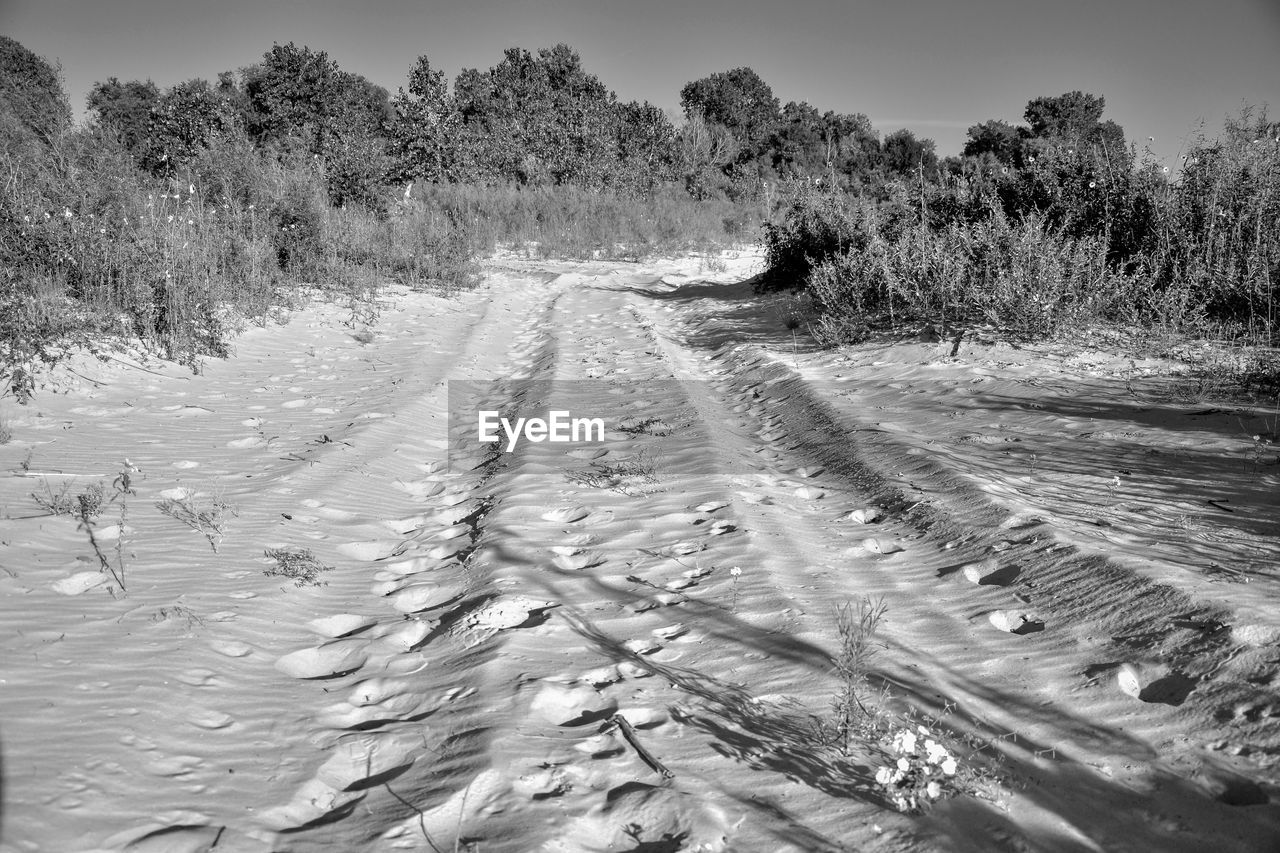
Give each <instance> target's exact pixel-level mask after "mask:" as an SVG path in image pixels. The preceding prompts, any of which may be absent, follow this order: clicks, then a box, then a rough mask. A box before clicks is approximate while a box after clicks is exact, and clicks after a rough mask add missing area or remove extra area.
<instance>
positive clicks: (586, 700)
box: [529, 681, 618, 726]
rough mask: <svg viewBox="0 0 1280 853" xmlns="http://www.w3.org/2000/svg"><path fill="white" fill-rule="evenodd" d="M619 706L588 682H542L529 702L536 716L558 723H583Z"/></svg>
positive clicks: (606, 714)
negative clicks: (587, 683)
mask: <svg viewBox="0 0 1280 853" xmlns="http://www.w3.org/2000/svg"><path fill="white" fill-rule="evenodd" d="M617 710H618V703H617V702H616V701H614V700H613V699H609V698H607V697H605V696H602V695H601V694H600V693H598V692H596V691H595V690H594V689H592V688H591V687H588V686H587V685H585V684H578V685H568V684H560V683H558V682H554V681H546V682H543V684H542V687H540V688H539V690H538V693H537V695H536V696H534V698H533V702H532V703H531V704H530V706H529V711H530V713H532V714H533V715H534V716H537V717H540V718H541V719H543V720H545V721H547V722H549V723H551V724H553V725H556V726H581V725H586V724H587V723H592V722H596V721H599V720H602V719H604V718H606V717H608V716H610V715H612V714H613V713H614V712H616V711H617Z"/></svg>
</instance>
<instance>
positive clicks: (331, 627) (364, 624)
mask: <svg viewBox="0 0 1280 853" xmlns="http://www.w3.org/2000/svg"><path fill="white" fill-rule="evenodd" d="M376 621H377V620H376V619H374V618H372V617H370V616H359V615H357V614H355V613H336V614H334V615H333V616H324V617H321V618H319V619H312V620H311V621H310V622H308V623H307V627H308V628H310V629H311V630H312V631H315V632H316V633H317V634H319V635H320V636H322V637H329V638H330V639H337V638H339V637H345V636H347V635H349V634H354V633H356V632H357V631H362V630H364V629H365V628H368V627H369V626H370V625H373V624H374V623H375V622H376Z"/></svg>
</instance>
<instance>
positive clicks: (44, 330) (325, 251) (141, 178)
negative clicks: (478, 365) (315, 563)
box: [0, 131, 758, 399]
mask: <svg viewBox="0 0 1280 853" xmlns="http://www.w3.org/2000/svg"><path fill="white" fill-rule="evenodd" d="M324 170H325V165H324V164H323V163H322V162H320V161H318V160H316V159H315V158H309V157H296V156H290V155H289V154H287V153H282V152H279V151H272V150H257V149H255V148H254V146H253V145H252V144H251V143H250V142H249V140H248V139H247V138H246V137H245V136H244V134H243V133H242V132H240V133H227V134H225V135H223V136H220V137H217V138H215V139H213V140H212V141H211V142H210V143H209V145H208V146H207V147H204V148H202V149H201V150H200V151H199V152H198V154H197V155H196V156H195V157H194V159H192V160H191V161H190V162H188V163H186V164H184V166H183V167H182V168H181V169H179V170H177V172H176V174H175V176H174V177H173V178H172V179H169V180H164V181H161V180H158V179H156V178H153V177H152V176H150V175H149V174H147V173H145V172H143V171H141V170H139V169H138V168H137V166H136V165H135V163H134V161H133V160H132V158H131V157H130V155H129V154H128V152H127V151H126V150H125V149H124V147H123V146H122V145H121V144H120V143H119V142H118V140H116V139H113V138H112V137H111V136H110V135H109V134H104V133H101V132H97V131H77V132H73V133H69V134H67V135H66V136H64V137H63V138H62V139H59V140H56V141H55V142H54V144H53V145H52V146H51V147H50V148H48V150H46V151H43V152H36V153H35V154H32V153H31V152H19V153H4V154H0V377H2V378H3V381H4V383H5V384H4V385H3V387H0V393H12V394H14V395H16V396H18V397H19V398H21V399H25V398H26V397H28V396H29V395H30V394H31V393H32V391H33V390H34V387H35V382H36V376H37V375H38V374H39V372H40V370H41V369H42V368H44V367H47V366H49V365H51V364H53V363H55V362H57V361H58V360H59V359H61V358H63V357H64V356H65V355H67V354H68V353H69V352H71V351H73V350H74V349H76V348H88V349H90V350H93V349H101V348H102V347H104V346H106V345H108V343H109V342H110V341H112V340H121V339H137V340H141V341H142V342H144V343H145V344H147V345H149V346H152V347H154V348H155V349H156V350H157V351H158V352H160V353H162V354H163V355H165V356H166V357H168V358H171V359H176V360H179V361H183V362H187V363H191V364H193V365H194V364H195V363H196V362H197V360H198V359H199V358H200V357H202V356H210V355H212V356H221V355H224V354H225V353H226V351H227V345H228V342H229V340H230V339H231V336H232V335H233V334H234V333H235V331H236V329H237V328H238V327H239V326H240V325H241V324H243V323H244V322H245V321H251V320H258V319H261V318H263V317H265V316H266V315H268V313H269V312H270V311H271V310H272V308H273V307H274V306H277V305H279V304H281V303H283V302H287V301H289V300H290V298H291V296H290V294H291V292H293V291H295V290H297V289H298V288H301V287H308V288H319V289H320V290H321V291H323V292H329V293H334V294H342V295H354V296H363V297H367V296H369V295H370V294H371V293H373V292H375V291H376V290H377V288H378V287H380V286H382V285H384V284H387V283H398V284H402V285H406V286H409V287H412V288H434V289H443V290H446V291H454V290H457V289H460V288H466V287H471V286H473V285H474V284H475V283H476V282H477V281H478V276H477V266H476V264H475V258H476V256H477V255H478V254H482V253H487V252H491V251H493V250H494V249H495V248H497V247H499V246H520V247H524V248H526V249H528V250H530V251H535V252H536V253H537V254H538V255H540V256H542V257H571V258H586V257H609V258H618V259H622V258H630V259H639V258H643V257H645V256H648V255H651V254H654V253H658V252H676V251H681V250H686V249H691V248H706V247H709V246H711V245H720V244H724V243H726V242H732V241H734V240H738V239H744V238H745V235H747V234H750V233H751V232H752V231H753V230H754V228H755V227H756V225H757V223H758V216H756V215H755V214H753V213H752V212H750V211H747V210H746V209H744V208H742V207H738V206H735V205H733V204H731V203H729V202H723V201H707V202H697V201H694V200H692V199H690V198H689V197H688V196H687V195H685V194H684V193H683V192H682V191H680V190H678V189H675V188H660V189H659V191H658V192H656V193H655V194H654V195H653V196H652V197H650V198H628V197H622V196H615V195H609V194H604V193H595V192H589V191H586V190H580V189H576V188H572V187H550V188H542V189H518V188H504V187H497V188H475V187H467V186H435V187H425V188H419V189H417V190H416V191H415V194H412V195H411V196H410V197H409V198H403V197H402V195H401V192H400V191H399V190H397V189H395V188H387V189H386V191H385V192H384V194H383V196H382V198H383V199H392V198H394V199H396V200H395V202H394V203H391V202H390V201H385V202H384V201H381V200H380V201H379V203H378V204H375V205H373V207H372V209H368V208H365V207H356V206H350V207H344V206H334V205H333V204H332V203H331V198H330V194H329V193H328V191H327V183H328V182H327V177H328V176H327V175H326V174H325V171H324Z"/></svg>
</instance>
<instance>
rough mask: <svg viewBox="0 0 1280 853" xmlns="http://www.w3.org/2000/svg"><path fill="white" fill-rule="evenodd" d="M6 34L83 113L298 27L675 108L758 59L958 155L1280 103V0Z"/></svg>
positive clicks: (686, 11)
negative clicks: (1037, 118) (1070, 130)
mask: <svg viewBox="0 0 1280 853" xmlns="http://www.w3.org/2000/svg"><path fill="white" fill-rule="evenodd" d="M0 33H3V34H5V35H8V36H10V37H11V38H14V39H17V40H18V41H19V42H21V43H22V44H24V45H25V46H26V47H28V48H30V49H31V50H32V51H34V52H35V53H37V54H39V55H41V56H43V57H45V58H47V59H50V60H56V61H58V62H60V63H61V64H62V68H63V72H64V75H65V79H66V84H67V89H68V92H69V94H70V96H71V101H72V106H73V108H74V109H75V110H76V112H77V116H83V113H84V101H85V95H86V93H87V92H88V90H89V88H90V86H92V84H93V83H94V81H97V80H104V79H106V78H107V77H110V76H115V77H119V78H120V79H121V80H132V79H147V78H150V79H152V80H154V81H155V82H156V83H157V84H158V85H161V86H167V85H171V84H173V83H177V82H180V81H183V80H187V79H190V78H192V77H204V78H206V79H213V78H214V77H215V76H216V75H217V73H218V72H219V71H224V70H229V69H236V68H240V67H242V66H245V65H248V64H251V63H253V62H255V61H257V60H258V59H260V58H261V56H262V54H263V53H264V52H265V51H266V50H268V49H270V47H271V45H272V43H273V42H277V41H278V42H281V43H285V42H289V41H292V42H295V43H296V44H299V45H307V46H309V47H311V48H313V49H317V50H324V51H327V52H328V54H329V56H330V57H331V58H333V59H335V60H337V61H338V63H339V65H340V66H341V67H342V68H344V69H346V70H348V71H353V72H356V73H359V74H363V75H364V76H365V77H368V78H369V79H371V80H372V81H374V82H375V83H378V84H380V85H382V86H385V87H386V88H387V89H388V90H389V91H391V92H392V93H394V92H395V90H396V88H397V87H399V86H401V85H403V84H404V81H405V78H406V76H407V74H408V70H409V67H410V66H411V65H412V64H413V62H414V60H415V59H416V58H417V57H418V56H420V55H426V56H427V57H429V58H430V60H431V62H432V64H433V65H434V66H435V67H437V68H440V69H442V70H444V72H445V73H446V75H448V76H449V77H450V78H451V79H452V77H453V76H455V75H456V74H457V72H458V71H459V70H460V69H461V68H464V67H473V68H481V69H485V68H489V67H491V66H493V65H496V64H497V63H498V62H499V61H500V60H501V57H502V51H503V49H504V48H507V47H512V46H518V47H523V48H528V49H530V50H534V49H536V48H538V47H547V46H551V45H553V44H555V43H557V42H565V43H567V44H569V45H570V46H571V47H573V48H574V49H575V50H577V51H578V53H579V54H580V55H581V56H582V59H583V63H584V65H585V66H586V68H587V70H588V71H590V72H592V73H594V74H596V75H597V76H598V77H599V78H600V79H601V80H602V81H603V82H604V83H605V85H606V86H608V87H609V88H611V89H613V90H614V91H616V92H617V93H618V96H619V97H621V98H623V99H624V100H631V99H637V100H649V101H651V102H653V103H655V104H657V105H659V106H661V107H663V108H666V109H669V110H672V111H673V112H674V111H675V110H677V109H678V106H679V92H680V88H681V87H682V86H683V85H684V84H685V83H687V82H689V81H690V80H695V79H697V78H699V77H704V76H706V75H708V74H710V73H712V72H715V71H725V70H728V69H730V68H736V67H740V66H744V65H745V66H749V67H751V68H753V69H755V71H756V72H757V73H758V74H759V75H760V76H761V77H762V78H764V80H765V81H766V82H768V83H769V84H770V85H771V86H772V87H773V90H774V93H775V94H776V95H777V96H778V97H779V98H780V99H781V100H782V101H783V102H784V103H785V102H786V101H789V100H805V101H808V102H809V103H811V104H813V105H814V106H816V107H818V108H819V109H823V110H826V109H833V110H837V111H839V112H859V113H865V114H866V115H867V116H869V117H870V118H871V120H872V123H873V124H874V125H875V126H876V128H877V129H878V130H880V131H881V132H882V133H884V132H887V131H892V130H896V129H898V128H901V127H906V128H909V129H911V130H912V131H914V132H915V133H916V134H917V135H920V136H927V137H930V138H932V139H934V140H936V141H937V143H938V153H939V154H943V155H946V154H954V153H958V151H959V149H960V147H961V145H962V144H963V140H964V135H965V129H966V128H968V127H969V126H970V125H972V124H976V123H977V122H980V121H983V120H985V119H988V118H1002V119H1005V120H1007V121H1011V122H1018V121H1021V118H1022V110H1023V108H1024V107H1025V105H1026V103H1027V101H1028V100H1030V99H1032V98H1035V97H1038V96H1041V95H1059V94H1062V93H1063V92H1067V91H1071V90H1075V89H1079V90H1082V91H1085V92H1090V93H1092V94H1095V95H1103V96H1104V97H1105V98H1106V102H1107V111H1106V114H1105V117H1106V118H1111V119H1114V120H1115V121H1117V122H1119V123H1120V124H1121V125H1122V126H1123V127H1124V129H1125V133H1126V135H1127V136H1128V137H1129V139H1130V140H1132V141H1137V142H1138V143H1139V147H1141V146H1142V145H1145V144H1147V137H1149V136H1151V137H1155V142H1154V143H1152V148H1153V150H1154V151H1155V152H1156V153H1157V154H1158V155H1159V156H1160V157H1162V158H1172V157H1174V156H1176V155H1177V154H1178V152H1179V151H1180V150H1181V148H1182V145H1183V142H1184V140H1185V139H1186V137H1187V136H1188V134H1189V133H1191V132H1193V131H1194V130H1196V129H1197V128H1198V127H1200V123H1201V122H1202V121H1203V122H1204V124H1205V129H1206V130H1207V131H1208V132H1209V133H1210V134H1211V135H1212V134H1216V133H1217V132H1218V130H1219V129H1220V128H1221V126H1222V122H1223V119H1224V118H1225V117H1226V116H1228V115H1234V114H1236V113H1238V111H1239V109H1240V107H1241V105H1242V104H1243V103H1246V102H1248V103H1253V104H1263V103H1270V104H1271V105H1272V107H1273V109H1272V114H1273V116H1274V117H1275V118H1277V119H1280V0H1056V2H1048V0H845V2H840V0H769V1H768V2H764V0H523V1H522V0H506V2H498V0H458V2H448V3H446V2H424V1H423V0H418V2H414V0H363V2H361V1H360V0H204V2H189V0H0Z"/></svg>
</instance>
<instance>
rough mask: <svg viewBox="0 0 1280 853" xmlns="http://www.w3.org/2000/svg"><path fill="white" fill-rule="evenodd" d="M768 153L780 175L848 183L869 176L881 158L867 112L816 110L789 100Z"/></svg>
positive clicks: (855, 182)
mask: <svg viewBox="0 0 1280 853" xmlns="http://www.w3.org/2000/svg"><path fill="white" fill-rule="evenodd" d="M767 153H768V156H769V158H770V160H771V163H772V167H773V170H774V172H776V173H777V174H778V175H779V176H782V177H811V178H818V177H824V178H826V179H828V180H831V181H834V182H835V183H837V184H839V185H844V186H849V185H854V184H857V183H860V182H862V181H864V180H866V179H867V178H868V177H869V175H870V174H871V172H872V171H873V169H874V168H875V165H876V164H877V163H878V161H879V159H880V141H879V139H878V138H877V137H876V133H875V131H874V130H873V129H872V127H871V121H870V120H869V119H868V118H867V117H866V116H865V115H861V114H854V115H844V114H841V113H835V112H831V111H827V112H825V113H819V112H818V111H817V109H815V108H814V107H812V106H810V105H809V104H807V103H803V102H801V103H796V102H794V101H792V102H790V103H788V104H787V105H786V106H785V107H783V109H782V120H781V123H780V124H779V126H778V129H777V130H776V131H775V132H774V134H773V136H772V137H771V138H770V140H769V143H768V145H767Z"/></svg>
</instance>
